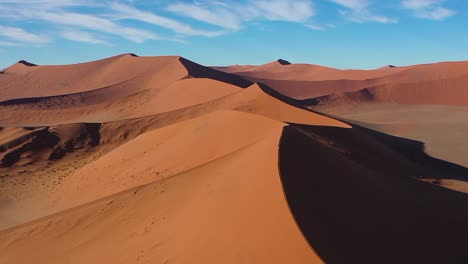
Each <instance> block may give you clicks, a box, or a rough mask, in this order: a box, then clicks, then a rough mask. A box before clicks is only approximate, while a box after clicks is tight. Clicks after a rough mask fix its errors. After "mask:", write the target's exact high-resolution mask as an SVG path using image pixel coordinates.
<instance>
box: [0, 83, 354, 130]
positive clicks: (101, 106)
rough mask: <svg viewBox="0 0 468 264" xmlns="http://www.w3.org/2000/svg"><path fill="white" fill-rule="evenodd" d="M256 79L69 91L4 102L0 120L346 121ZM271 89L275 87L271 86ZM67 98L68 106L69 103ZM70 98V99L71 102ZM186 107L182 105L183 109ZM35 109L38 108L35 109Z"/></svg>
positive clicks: (56, 122) (41, 123)
mask: <svg viewBox="0 0 468 264" xmlns="http://www.w3.org/2000/svg"><path fill="white" fill-rule="evenodd" d="M262 89H267V88H261V87H260V86H259V85H258V84H253V85H251V86H249V87H247V88H246V89H239V88H238V87H236V86H233V85H230V84H226V83H223V82H218V81H215V80H211V79H204V78H202V79H184V80H180V81H176V82H174V83H173V84H172V85H170V86H168V87H167V88H163V89H159V90H151V91H145V92H142V93H140V94H137V95H134V96H130V97H125V98H123V99H122V98H120V99H117V100H114V101H113V102H112V101H111V102H108V101H106V100H102V101H97V100H96V99H95V96H91V97H92V99H90V100H89V101H92V102H91V103H90V104H89V105H87V103H86V102H87V101H88V99H87V98H84V97H81V98H78V99H76V100H74V99H72V97H70V96H60V97H59V98H52V99H47V100H45V101H43V102H39V103H25V104H17V105H7V106H2V105H0V109H2V108H3V109H2V111H1V112H0V117H1V119H0V125H3V126H14V125H21V126H50V125H59V124H66V123H82V122H88V123H89V122H92V123H101V122H112V121H118V120H124V119H131V118H139V117H149V116H154V115H157V114H161V113H167V114H166V116H167V115H170V112H174V111H177V110H182V109H184V108H185V109H186V112H189V111H190V112H193V111H195V112H198V111H202V113H207V112H209V111H211V110H223V109H239V110H241V111H246V112H252V113H257V114H261V115H264V116H267V117H270V118H273V119H277V120H280V121H285V122H292V123H301V124H312V123H315V124H332V123H333V124H335V125H337V126H346V124H344V123H342V122H339V121H337V120H334V119H331V118H327V117H325V116H322V115H319V114H315V113H313V112H310V111H309V110H305V109H300V108H298V107H295V106H291V105H289V104H287V103H285V102H282V101H280V100H279V99H277V98H275V97H273V96H272V95H269V94H267V93H266V92H265V91H264V90H262ZM270 90H271V89H270ZM67 104H68V106H69V107H66V105H67ZM70 104H72V105H70ZM182 111H184V110H182ZM33 113H34V114H33Z"/></svg>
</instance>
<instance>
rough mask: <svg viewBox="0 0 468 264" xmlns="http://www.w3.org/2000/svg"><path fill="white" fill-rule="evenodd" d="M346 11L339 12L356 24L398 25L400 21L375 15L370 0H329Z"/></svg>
mask: <svg viewBox="0 0 468 264" xmlns="http://www.w3.org/2000/svg"><path fill="white" fill-rule="evenodd" d="M329 1H330V2H333V3H335V4H337V5H340V6H341V7H344V8H345V10H339V11H338V12H339V14H340V15H342V16H344V17H346V18H348V19H349V20H351V21H353V22H356V23H365V22H377V23H383V24H393V23H398V19H397V18H394V17H389V16H385V15H380V14H375V13H374V12H373V11H372V10H371V6H372V2H371V1H370V0H329Z"/></svg>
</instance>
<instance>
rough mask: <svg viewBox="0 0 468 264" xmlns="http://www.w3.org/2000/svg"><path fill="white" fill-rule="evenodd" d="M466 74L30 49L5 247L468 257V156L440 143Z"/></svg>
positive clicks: (4, 107)
mask: <svg viewBox="0 0 468 264" xmlns="http://www.w3.org/2000/svg"><path fill="white" fill-rule="evenodd" d="M466 76H468V74H467V73H466V62H457V63H455V62H454V63H439V64H428V65H415V66H408V67H391V66H389V67H384V68H380V69H376V70H366V71H363V70H338V69H332V68H327V67H322V66H318V65H306V64H292V63H290V62H288V61H286V60H283V59H279V60H277V61H274V62H271V63H267V64H264V65H260V66H250V65H247V66H243V65H235V66H226V67H211V68H210V67H205V66H203V65H200V64H197V63H195V62H192V61H189V60H187V59H185V58H183V57H180V56H161V57H138V56H137V55H135V54H131V53H130V54H123V55H119V56H114V57H111V58H107V59H103V60H98V61H93V62H85V63H79V64H74V65H58V66H37V65H33V64H30V63H28V62H21V61H20V62H18V63H17V64H15V65H13V66H11V67H9V68H7V69H5V70H4V72H3V73H2V74H0V189H1V192H0V263H369V264H370V263H434V264H435V263H464V262H467V261H468V255H467V254H466V253H465V252H466V251H465V250H464V248H463V245H464V244H463V242H464V239H465V237H466V236H467V235H468V228H467V227H466V222H467V221H468V214H466V213H465V210H464V208H466V206H467V203H468V195H467V194H466V193H465V192H468V169H467V168H466V167H463V166H460V165H461V164H459V165H457V164H455V163H453V160H451V159H450V158H449V159H448V160H445V159H438V158H436V157H434V156H432V155H428V154H431V153H432V152H428V149H430V150H433V149H434V146H436V145H431V144H429V145H427V142H439V145H437V146H439V147H443V146H445V145H443V144H442V145H441V144H440V142H442V141H444V142H445V140H441V138H440V137H441V136H439V138H438V137H434V136H433V134H432V133H433V132H432V131H439V132H440V133H442V131H445V130H447V128H448V127H449V128H454V129H456V128H458V129H463V128H464V126H463V116H464V113H465V112H464V108H463V106H457V107H454V106H453V105H463V104H464V103H465V99H466V97H463V96H464V93H465V88H466V87H464V86H463V83H464V82H465V78H466ZM447 91H448V92H447ZM403 103H404V104H403ZM432 104H442V105H443V106H444V108H443V109H445V110H443V111H446V110H447V109H449V108H450V109H449V110H450V112H442V113H439V112H434V111H436V110H437V109H436V110H434V109H435V108H434V106H433V105H432ZM404 106H405V107H406V108H405V107H404ZM407 106H410V107H407ZM395 107H400V108H401V109H400V111H395ZM420 107H426V108H425V110H424V113H432V114H431V117H430V118H429V117H426V118H425V119H424V118H422V119H421V118H419V117H421V112H418V111H420V110H421V108H420ZM455 108H456V109H455ZM382 109H383V110H385V111H382ZM414 109H416V110H417V111H416V110H414ZM454 109H455V110H456V111H455V110H454ZM376 110H379V111H380V112H379V111H376ZM322 111H323V112H322ZM437 111H438V110H437ZM447 111H448V110H447ZM401 113H403V114H404V115H405V117H404V118H401ZM444 113H451V114H453V115H454V117H453V118H447V116H446V115H445V114H444ZM366 118H367V119H366ZM392 118H398V120H399V122H400V123H398V122H396V121H395V120H394V119H392ZM418 118H419V119H418ZM371 119H372V120H374V121H375V120H377V121H376V122H377V123H372V122H371V123H368V122H366V121H365V120H371ZM415 120H416V121H417V122H416V121H415ZM428 120H430V121H431V122H432V123H430V124H429V123H428ZM402 123H405V125H401V124H402ZM428 124H429V125H428ZM364 126H365V127H371V128H374V129H377V130H382V129H381V127H391V128H392V129H393V131H399V132H401V133H402V134H403V136H404V135H409V134H408V133H409V131H410V132H411V133H412V134H411V135H412V136H411V137H409V136H408V137H406V136H405V137H395V136H391V135H388V134H384V133H381V132H377V131H375V130H372V129H369V128H365V127H364ZM421 127H424V128H429V130H430V131H429V132H427V131H423V130H421ZM435 128H437V129H435ZM415 131H416V132H415ZM418 131H423V132H421V134H418V133H419V132H418ZM405 133H406V134H405ZM444 133H445V132H444ZM413 135H416V136H415V137H413ZM418 135H424V136H426V137H425V138H424V139H425V140H428V141H424V140H422V142H421V141H417V140H419V139H420V137H419V136H418ZM441 135H443V134H441ZM460 135H463V133H460ZM400 136H401V135H400ZM409 138H411V139H409ZM435 139H437V140H435ZM458 139H459V138H458ZM450 140H454V142H453V143H455V140H457V138H456V137H453V138H451V139H450ZM461 145H462V144H461ZM428 146H429V147H428ZM459 153H463V152H456V151H451V152H450V155H459ZM445 157H448V156H445Z"/></svg>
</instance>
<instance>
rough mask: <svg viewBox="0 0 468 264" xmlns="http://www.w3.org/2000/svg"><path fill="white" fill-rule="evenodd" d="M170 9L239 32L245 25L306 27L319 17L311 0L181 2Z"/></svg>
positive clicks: (169, 8) (169, 7)
mask: <svg viewBox="0 0 468 264" xmlns="http://www.w3.org/2000/svg"><path fill="white" fill-rule="evenodd" d="M167 9H168V10H169V11H171V12H174V13H177V14H179V15H182V16H186V17H190V18H193V19H195V20H198V21H202V22H205V23H208V24H211V25H214V26H218V27H222V28H224V29H227V30H239V29H241V28H242V24H243V23H245V22H250V21H260V20H270V21H287V22H294V23H304V22H306V21H307V20H308V19H310V18H311V17H313V16H314V15H315V14H316V10H315V8H314V5H313V3H312V1H309V0H269V1H266V0H248V1H246V2H242V3H239V2H233V1H230V2H219V1H205V2H192V3H183V2H179V3H174V4H171V5H169V6H168V7H167Z"/></svg>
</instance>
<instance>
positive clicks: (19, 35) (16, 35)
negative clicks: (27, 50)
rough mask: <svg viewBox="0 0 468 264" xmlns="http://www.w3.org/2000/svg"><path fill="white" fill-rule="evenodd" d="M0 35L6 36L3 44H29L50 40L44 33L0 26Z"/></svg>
mask: <svg viewBox="0 0 468 264" xmlns="http://www.w3.org/2000/svg"><path fill="white" fill-rule="evenodd" d="M0 37H3V38H6V39H7V40H6V41H3V40H2V42H3V45H5V46H6V44H8V43H10V44H11V43H30V44H43V43H47V42H50V38H49V37H47V36H44V35H38V34H34V33H31V32H27V31H26V30H24V29H22V28H17V27H7V26H0Z"/></svg>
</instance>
